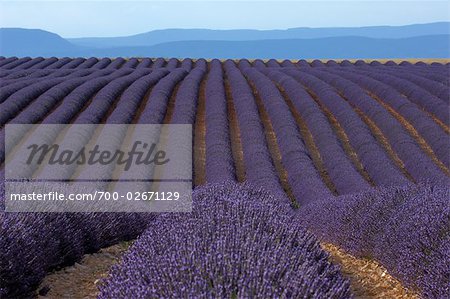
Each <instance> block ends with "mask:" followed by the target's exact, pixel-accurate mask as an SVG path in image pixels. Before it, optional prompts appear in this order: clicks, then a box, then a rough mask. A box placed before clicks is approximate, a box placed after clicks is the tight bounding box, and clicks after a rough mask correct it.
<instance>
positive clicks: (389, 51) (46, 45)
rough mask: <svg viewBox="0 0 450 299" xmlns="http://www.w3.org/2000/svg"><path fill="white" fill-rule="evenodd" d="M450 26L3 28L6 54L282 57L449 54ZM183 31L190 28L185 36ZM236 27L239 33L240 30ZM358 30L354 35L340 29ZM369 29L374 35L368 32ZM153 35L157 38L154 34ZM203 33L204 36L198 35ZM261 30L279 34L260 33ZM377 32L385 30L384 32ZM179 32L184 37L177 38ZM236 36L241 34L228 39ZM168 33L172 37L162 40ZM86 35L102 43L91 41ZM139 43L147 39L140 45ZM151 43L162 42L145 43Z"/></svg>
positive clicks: (0, 46) (1, 47)
mask: <svg viewBox="0 0 450 299" xmlns="http://www.w3.org/2000/svg"><path fill="white" fill-rule="evenodd" d="M449 28H450V23H433V24H422V25H409V26H400V27H389V26H378V27H361V28H293V29H288V30H269V31H255V30H227V31H217V30H203V29H167V30H158V31H152V32H149V33H144V34H139V35H135V36H131V37H119V38H99V39H96V38H93V39H78V42H77V44H74V40H73V39H68V40H67V39H64V38H62V37H61V36H59V35H57V34H54V33H51V32H47V31H44V30H39V29H21V28H0V55H2V56H31V57H36V56H44V57H49V56H57V57H62V56H71V57H74V56H83V57H87V56H97V57H105V56H106V57H117V56H123V57H130V56H150V57H179V58H183V57H191V58H200V57H203V58H279V59H300V58H449V57H450V29H449ZM180 32H184V33H183V36H182V37H180ZM236 32H238V33H239V34H238V35H236ZM255 32H259V33H258V34H256V33H255ZM352 32H353V33H354V34H353V35H351V34H349V35H343V36H342V35H339V34H344V33H352ZM430 32H433V34H430ZM188 33H189V34H188ZM363 33H364V34H366V35H369V36H362V34H363ZM425 33H426V34H425ZM436 33H440V34H436ZM333 34H334V36H331V37H315V36H321V35H333ZM289 35H295V36H303V38H283V37H285V36H289ZM149 36H153V37H154V38H151V39H149ZM157 36H159V37H157ZM199 36H201V37H202V38H194V37H199ZM236 36H237V37H236ZM261 36H274V37H275V38H260V37H261ZM376 36H383V38H377V37H376ZM405 36H406V37H405ZM177 38H180V39H181V40H176V39H177ZM208 38H209V39H208ZM220 38H222V39H220ZM231 38H234V39H237V40H227V39H231ZM245 38H246V39H245ZM130 39H131V41H130ZM163 39H165V40H168V41H167V42H157V43H156V41H161V40H163ZM186 39H187V40H186ZM239 39H242V40H239ZM83 41H84V42H86V41H90V42H95V43H97V44H95V43H94V44H93V45H91V46H87V45H86V43H84V42H83ZM105 41H107V42H105ZM118 41H120V42H118ZM100 42H101V43H100ZM99 43H100V44H99ZM108 43H113V44H114V43H115V44H121V43H122V44H124V46H108V47H107V46H106V45H107V44H108ZM133 43H135V44H133ZM139 43H141V45H136V44H139ZM151 43H156V44H152V45H145V44H151ZM142 44H144V45H142Z"/></svg>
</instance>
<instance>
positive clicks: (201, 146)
mask: <svg viewBox="0 0 450 299" xmlns="http://www.w3.org/2000/svg"><path fill="white" fill-rule="evenodd" d="M208 75H209V68H208V72H207V74H206V75H205V76H204V77H203V79H202V82H201V83H200V90H199V98H198V106H197V115H196V118H195V124H194V185H195V186H199V185H203V184H205V183H206V169H205V164H206V142H205V137H206V126H205V109H206V107H205V101H206V97H205V87H206V80H208Z"/></svg>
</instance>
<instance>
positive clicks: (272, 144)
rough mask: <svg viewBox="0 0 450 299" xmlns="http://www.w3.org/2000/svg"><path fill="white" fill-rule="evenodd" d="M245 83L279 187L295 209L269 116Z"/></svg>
mask: <svg viewBox="0 0 450 299" xmlns="http://www.w3.org/2000/svg"><path fill="white" fill-rule="evenodd" d="M247 81H248V83H249V85H250V87H251V89H252V91H253V97H254V98H255V103H256V106H257V107H258V111H259V115H260V118H261V122H262V124H263V126H264V133H265V135H266V140H267V145H268V148H269V153H270V155H271V157H272V161H273V164H274V167H275V170H276V171H277V173H278V178H279V180H280V183H281V186H282V187H283V190H284V192H286V194H287V195H288V197H289V199H290V201H291V203H292V205H293V206H294V207H297V206H298V202H297V200H296V199H295V197H294V194H293V193H292V188H291V186H290V185H289V181H288V173H287V171H286V168H284V166H283V162H282V157H281V152H280V148H279V147H278V142H277V136H276V135H275V131H274V129H273V127H272V122H271V121H270V117H269V114H268V113H267V111H266V109H265V108H264V104H263V102H262V100H261V97H260V96H259V94H258V91H257V89H256V87H255V86H254V84H253V83H252V82H250V81H249V80H247Z"/></svg>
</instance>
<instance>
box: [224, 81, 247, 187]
mask: <svg viewBox="0 0 450 299" xmlns="http://www.w3.org/2000/svg"><path fill="white" fill-rule="evenodd" d="M224 76H226V75H225V74H224ZM224 84H225V93H226V97H227V111H228V121H229V127H230V141H231V152H232V154H233V160H234V168H235V169H236V178H237V180H238V182H244V181H245V163H244V150H243V149H242V142H241V130H240V128H239V122H238V119H237V115H236V110H235V107H234V100H233V97H232V95H231V86H230V83H229V82H228V79H227V78H226V77H225V78H224Z"/></svg>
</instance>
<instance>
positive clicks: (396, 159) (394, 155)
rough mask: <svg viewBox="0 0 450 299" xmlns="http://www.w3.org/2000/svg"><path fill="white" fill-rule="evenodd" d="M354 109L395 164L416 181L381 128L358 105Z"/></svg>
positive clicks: (410, 178)
mask: <svg viewBox="0 0 450 299" xmlns="http://www.w3.org/2000/svg"><path fill="white" fill-rule="evenodd" d="M353 109H354V110H355V111H356V113H358V115H359V117H361V119H362V120H363V121H364V122H365V123H366V125H367V126H368V127H369V129H370V131H372V135H373V136H374V137H375V139H376V140H377V141H378V142H379V143H380V144H381V146H382V147H383V148H384V150H385V151H386V153H387V154H388V156H389V157H390V158H391V160H392V161H394V164H395V165H396V166H397V167H398V168H399V169H400V171H401V172H402V173H403V175H404V176H405V177H406V178H407V179H408V180H410V181H411V182H415V180H414V178H413V177H412V176H411V174H410V173H409V172H408V170H406V167H405V163H403V161H402V159H400V157H399V156H398V155H397V153H396V152H395V151H394V149H393V148H392V146H391V144H390V143H389V140H388V139H387V138H386V136H384V134H383V132H382V131H381V129H380V128H379V127H378V126H377V125H376V124H375V122H374V121H373V120H371V119H370V118H369V117H368V116H367V115H365V114H364V113H363V112H362V111H361V110H359V109H358V108H356V107H353Z"/></svg>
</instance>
